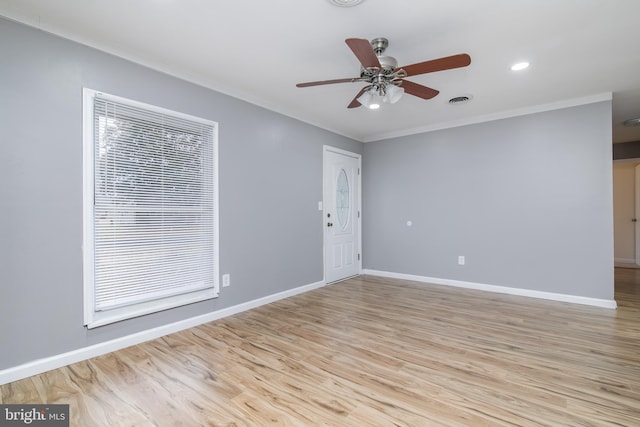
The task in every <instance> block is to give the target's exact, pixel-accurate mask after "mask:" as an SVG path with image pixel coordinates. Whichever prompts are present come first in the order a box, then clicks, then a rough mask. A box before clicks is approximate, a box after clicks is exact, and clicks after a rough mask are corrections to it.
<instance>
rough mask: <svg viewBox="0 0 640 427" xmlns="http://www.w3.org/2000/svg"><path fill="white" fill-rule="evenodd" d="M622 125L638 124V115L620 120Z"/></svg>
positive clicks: (639, 121)
mask: <svg viewBox="0 0 640 427" xmlns="http://www.w3.org/2000/svg"><path fill="white" fill-rule="evenodd" d="M622 124H623V125H624V126H640V117H636V118H634V119H629V120H625V121H624V122H622Z"/></svg>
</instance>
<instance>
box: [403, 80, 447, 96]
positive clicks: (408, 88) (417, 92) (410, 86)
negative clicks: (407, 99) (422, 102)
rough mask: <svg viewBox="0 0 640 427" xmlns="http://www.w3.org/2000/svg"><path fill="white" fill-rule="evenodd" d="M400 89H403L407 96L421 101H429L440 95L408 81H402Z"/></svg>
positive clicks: (428, 88) (433, 90)
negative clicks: (415, 97)
mask: <svg viewBox="0 0 640 427" xmlns="http://www.w3.org/2000/svg"><path fill="white" fill-rule="evenodd" d="M400 87H401V88H404V91H405V92H406V93H408V94H409V95H413V96H417V97H418V98H422V99H431V98H433V97H434V96H436V95H437V94H439V93H440V91H437V90H435V89H431V88H430V87H427V86H422V85H419V84H418V83H414V82H410V81H409V80H402V84H401V85H400Z"/></svg>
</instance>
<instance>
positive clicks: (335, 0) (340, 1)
mask: <svg viewBox="0 0 640 427" xmlns="http://www.w3.org/2000/svg"><path fill="white" fill-rule="evenodd" d="M327 1H328V2H329V3H331V4H332V5H334V6H338V7H352V6H357V5H359V4H360V3H362V2H363V1H364V0H327Z"/></svg>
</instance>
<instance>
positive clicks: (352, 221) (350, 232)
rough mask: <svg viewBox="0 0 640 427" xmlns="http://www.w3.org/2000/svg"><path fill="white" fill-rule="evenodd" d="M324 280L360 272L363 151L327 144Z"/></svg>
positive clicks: (337, 278)
mask: <svg viewBox="0 0 640 427" xmlns="http://www.w3.org/2000/svg"><path fill="white" fill-rule="evenodd" d="M323 175H324V184H323V193H324V194H323V199H324V200H323V207H324V210H323V227H324V281H325V283H332V282H336V281H338V280H343V279H346V278H348V277H352V276H356V275H358V274H360V266H361V261H360V155H359V154H354V153H349V152H347V151H343V150H340V149H337V148H332V147H327V146H325V147H324V173H323Z"/></svg>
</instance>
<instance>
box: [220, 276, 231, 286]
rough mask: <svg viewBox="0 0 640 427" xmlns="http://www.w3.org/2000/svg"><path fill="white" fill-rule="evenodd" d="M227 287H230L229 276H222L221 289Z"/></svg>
mask: <svg viewBox="0 0 640 427" xmlns="http://www.w3.org/2000/svg"><path fill="white" fill-rule="evenodd" d="M227 286H231V275H230V274H223V275H222V287H223V288H226V287H227Z"/></svg>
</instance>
